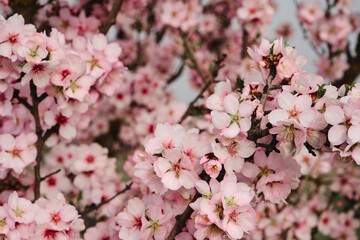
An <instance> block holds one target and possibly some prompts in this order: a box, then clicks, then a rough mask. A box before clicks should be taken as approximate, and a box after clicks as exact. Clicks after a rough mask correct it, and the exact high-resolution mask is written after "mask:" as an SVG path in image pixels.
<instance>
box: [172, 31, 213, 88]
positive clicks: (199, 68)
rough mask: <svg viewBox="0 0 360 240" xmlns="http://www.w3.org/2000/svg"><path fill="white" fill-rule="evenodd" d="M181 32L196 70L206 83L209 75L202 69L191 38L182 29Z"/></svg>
mask: <svg viewBox="0 0 360 240" xmlns="http://www.w3.org/2000/svg"><path fill="white" fill-rule="evenodd" d="M179 32H180V36H181V38H182V40H183V44H184V48H185V50H186V52H187V53H188V55H189V58H190V60H191V62H192V64H193V66H194V68H195V70H196V72H197V73H198V74H199V76H200V78H201V79H202V81H203V82H204V83H206V82H207V81H208V77H207V76H206V75H205V73H204V72H203V70H202V69H201V67H200V65H199V63H198V61H197V59H196V57H195V53H194V50H193V49H192V46H191V43H190V40H189V38H188V36H187V34H186V33H185V32H183V31H181V30H179Z"/></svg>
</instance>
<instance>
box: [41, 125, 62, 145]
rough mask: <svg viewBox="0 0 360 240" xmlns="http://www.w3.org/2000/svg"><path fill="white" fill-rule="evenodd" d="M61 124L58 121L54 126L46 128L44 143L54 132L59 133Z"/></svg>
mask: <svg viewBox="0 0 360 240" xmlns="http://www.w3.org/2000/svg"><path fill="white" fill-rule="evenodd" d="M59 128H60V125H59V124H58V123H57V124H56V125H54V126H52V127H51V128H50V129H48V130H46V132H45V134H44V136H43V137H42V138H43V141H44V143H45V142H46V140H48V138H49V137H50V136H51V135H52V134H54V133H57V132H58V131H59Z"/></svg>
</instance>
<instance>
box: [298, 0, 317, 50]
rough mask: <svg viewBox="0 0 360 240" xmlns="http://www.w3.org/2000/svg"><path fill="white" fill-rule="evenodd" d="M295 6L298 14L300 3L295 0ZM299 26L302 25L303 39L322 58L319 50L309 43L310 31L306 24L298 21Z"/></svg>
mask: <svg viewBox="0 0 360 240" xmlns="http://www.w3.org/2000/svg"><path fill="white" fill-rule="evenodd" d="M294 4H295V7H296V12H297V11H298V10H299V3H298V2H297V0H294ZM298 23H299V25H300V28H301V32H302V35H303V38H304V39H305V40H307V42H308V43H309V45H310V47H311V48H312V49H313V50H314V52H315V54H316V55H317V56H318V57H320V56H321V52H320V51H319V49H318V48H317V47H316V46H315V45H314V44H313V43H312V42H311V41H309V36H308V31H307V29H306V27H305V25H304V23H302V22H300V21H298Z"/></svg>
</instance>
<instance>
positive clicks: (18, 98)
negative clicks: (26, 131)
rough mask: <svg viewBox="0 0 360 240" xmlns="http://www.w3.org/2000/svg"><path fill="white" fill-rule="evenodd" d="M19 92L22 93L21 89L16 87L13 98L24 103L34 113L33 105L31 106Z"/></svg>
mask: <svg viewBox="0 0 360 240" xmlns="http://www.w3.org/2000/svg"><path fill="white" fill-rule="evenodd" d="M19 93H20V92H19V90H17V89H15V90H14V94H13V99H16V100H18V102H19V103H21V104H22V105H24V106H25V107H26V108H27V109H28V110H29V111H30V112H31V113H32V110H33V106H31V105H30V103H28V102H27V101H26V99H25V98H23V97H20V96H19Z"/></svg>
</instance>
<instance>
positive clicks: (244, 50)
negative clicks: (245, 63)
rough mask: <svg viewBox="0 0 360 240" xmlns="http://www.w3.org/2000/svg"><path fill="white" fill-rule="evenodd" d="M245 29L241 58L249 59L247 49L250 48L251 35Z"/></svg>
mask: <svg viewBox="0 0 360 240" xmlns="http://www.w3.org/2000/svg"><path fill="white" fill-rule="evenodd" d="M242 28H243V36H242V37H243V40H242V46H241V58H242V59H244V58H246V57H247V55H248V53H247V48H248V46H249V33H248V32H247V31H246V30H245V28H244V27H242Z"/></svg>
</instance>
